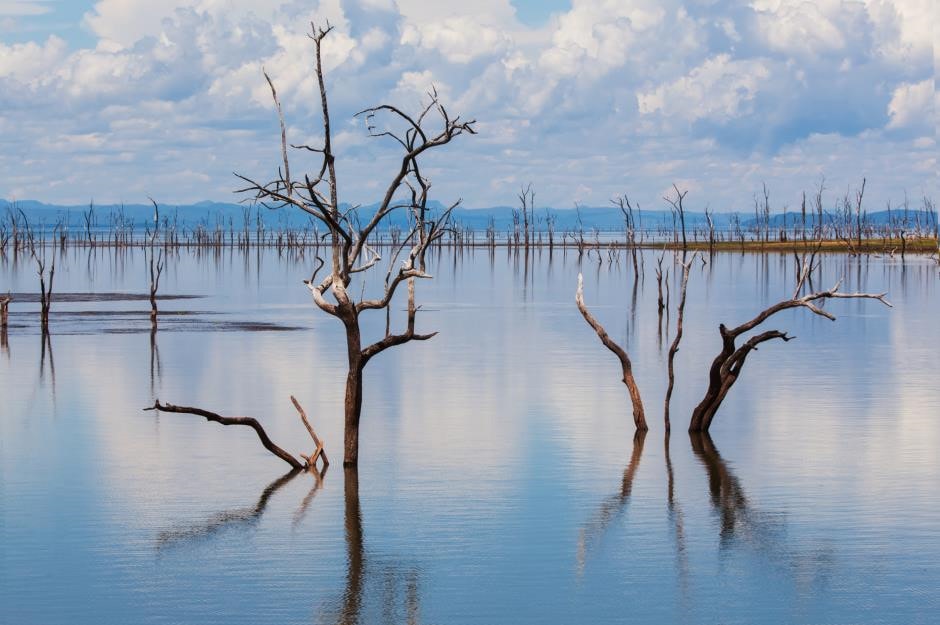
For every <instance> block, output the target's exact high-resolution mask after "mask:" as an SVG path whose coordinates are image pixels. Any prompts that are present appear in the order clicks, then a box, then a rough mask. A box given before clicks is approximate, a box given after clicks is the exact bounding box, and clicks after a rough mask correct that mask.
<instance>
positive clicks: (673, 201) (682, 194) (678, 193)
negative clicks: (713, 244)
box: [663, 185, 689, 250]
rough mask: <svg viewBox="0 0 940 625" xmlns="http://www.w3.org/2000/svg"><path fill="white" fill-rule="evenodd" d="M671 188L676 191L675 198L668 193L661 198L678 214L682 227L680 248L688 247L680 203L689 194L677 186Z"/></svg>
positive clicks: (683, 210)
mask: <svg viewBox="0 0 940 625" xmlns="http://www.w3.org/2000/svg"><path fill="white" fill-rule="evenodd" d="M672 188H673V189H674V190H675V192H676V199H672V198H670V197H669V196H668V195H667V196H663V199H664V200H666V201H667V202H669V204H671V205H672V207H673V209H674V210H675V211H676V212H677V213H678V214H679V222H680V225H681V227H682V249H683V250H686V249H688V247H689V246H688V243H686V240H685V207H684V206H683V205H682V201H683V200H684V199H685V196H686V195H688V194H689V192H688V191H679V187H677V186H676V185H672Z"/></svg>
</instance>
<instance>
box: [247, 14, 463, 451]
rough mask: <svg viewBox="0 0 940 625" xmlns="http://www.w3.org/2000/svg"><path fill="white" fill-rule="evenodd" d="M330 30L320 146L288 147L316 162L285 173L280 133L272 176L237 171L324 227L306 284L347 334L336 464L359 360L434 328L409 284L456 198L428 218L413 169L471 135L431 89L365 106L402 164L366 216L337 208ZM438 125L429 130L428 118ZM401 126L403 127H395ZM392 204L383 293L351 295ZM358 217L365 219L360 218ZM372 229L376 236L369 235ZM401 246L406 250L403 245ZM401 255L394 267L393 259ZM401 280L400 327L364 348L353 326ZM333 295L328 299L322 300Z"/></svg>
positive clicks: (269, 203)
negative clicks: (397, 241)
mask: <svg viewBox="0 0 940 625" xmlns="http://www.w3.org/2000/svg"><path fill="white" fill-rule="evenodd" d="M331 30H332V27H331V26H329V25H327V27H326V28H318V27H316V26H314V27H313V31H312V33H311V34H310V38H311V39H312V40H313V43H314V52H315V57H316V62H315V68H316V77H317V82H318V85H319V93H320V105H321V111H322V124H323V143H322V145H320V146H319V147H311V146H309V145H291V146H290V147H292V148H294V149H299V150H304V151H308V152H312V153H316V154H319V155H320V156H321V157H322V160H321V162H320V166H319V168H318V170H317V171H315V172H313V173H312V174H306V175H303V176H302V177H299V178H292V177H291V176H290V174H289V173H288V172H289V160H288V159H289V156H288V150H287V147H288V145H289V144H288V143H287V138H286V132H283V133H282V134H281V156H282V159H283V163H282V165H281V166H280V167H279V168H278V170H279V171H278V175H277V178H275V179H274V180H273V181H271V182H267V183H260V182H256V181H255V180H252V179H250V178H247V177H245V176H240V175H239V178H241V179H242V180H244V181H245V182H246V183H247V184H248V186H247V187H245V188H243V189H241V190H240V192H244V193H252V194H253V198H254V200H256V201H258V202H260V203H261V204H262V205H263V206H265V207H268V208H283V207H293V208H296V209H299V210H302V211H304V212H305V213H308V214H309V215H311V216H312V217H313V218H315V219H316V220H317V221H318V222H321V223H323V224H324V225H325V226H326V228H327V231H328V233H329V242H330V250H331V255H330V265H329V267H328V272H327V274H326V276H325V277H323V278H322V279H321V280H319V281H318V280H317V273H318V272H319V270H320V269H321V268H322V267H323V265H324V264H325V261H324V260H323V259H320V258H319V257H318V258H317V263H318V264H317V266H316V269H315V270H314V272H313V275H312V276H311V277H310V279H309V280H305V284H306V285H307V287H308V288H309V289H310V292H311V294H312V296H313V301H314V303H315V304H316V306H317V307H318V308H319V309H320V310H322V311H324V312H326V313H328V314H330V315H332V316H334V317H336V318H337V319H339V320H340V321H341V322H342V323H343V326H344V327H345V332H346V347H347V359H348V371H347V376H346V396H345V402H344V418H345V441H344V453H343V464H344V465H347V466H351V465H355V464H357V462H358V460H359V418H360V415H361V412H362V376H363V369H364V368H365V366H366V364H368V362H369V361H370V360H371V359H372V358H374V357H375V356H377V355H378V354H380V353H381V352H383V351H385V350H386V349H388V348H390V347H393V346H396V345H402V344H404V343H407V342H409V341H424V340H427V339H430V338H431V337H433V336H434V335H435V334H436V333H430V334H418V333H417V332H415V315H416V312H417V310H418V307H417V306H416V305H415V298H414V288H415V284H414V282H415V279H416V278H431V275H429V274H428V273H427V270H426V263H425V252H426V251H427V249H428V247H429V246H430V245H431V244H432V243H433V242H434V241H436V240H438V239H440V237H441V236H443V234H444V233H445V232H446V225H447V223H448V219H449V216H450V213H451V211H452V210H453V209H454V208H455V207H456V206H457V204H459V201H458V202H457V203H454V204H453V205H451V206H450V207H449V208H447V209H445V210H444V211H442V214H441V215H440V216H438V217H437V219H432V218H431V215H430V210H429V209H428V207H427V202H428V191H429V189H430V187H431V183H430V181H429V180H428V179H427V178H426V177H425V175H424V174H423V173H422V171H421V169H420V167H419V159H420V157H422V156H423V155H424V154H425V153H426V152H429V151H431V150H434V149H436V148H439V147H441V146H444V145H446V144H448V143H450V142H451V141H452V140H453V139H455V138H456V137H458V136H460V135H462V134H465V133H469V134H475V130H474V127H473V126H474V124H475V122H474V121H473V120H470V121H463V120H462V119H461V118H460V117H459V116H458V117H453V116H451V114H450V113H449V112H448V111H447V110H446V109H445V108H444V106H443V105H442V104H441V103H440V100H439V98H438V95H437V92H436V91H434V90H432V91H431V93H430V94H429V97H430V101H429V102H428V104H427V105H426V106H425V107H424V109H423V110H421V111H420V112H419V113H418V114H417V115H416V116H411V115H408V114H406V113H405V112H403V111H402V110H400V109H398V108H396V107H395V106H392V105H388V104H381V105H379V106H375V107H371V108H368V109H365V110H364V111H361V112H360V113H358V114H357V117H361V118H364V119H365V120H366V124H367V127H368V131H369V134H370V135H371V136H373V137H388V138H389V139H392V140H393V141H395V142H396V143H397V144H398V145H399V146H400V147H401V148H402V152H403V154H402V157H401V161H400V162H401V165H400V167H399V168H398V170H397V171H395V172H394V174H393V176H392V179H391V182H390V183H389V184H388V186H387V187H386V190H385V194H384V196H383V198H382V199H381V201H380V202H379V205H378V208H377V209H376V210H375V212H374V213H373V214H372V216H371V217H368V218H367V219H364V220H360V218H359V214H358V212H357V209H358V207H353V208H350V209H348V210H343V209H341V207H340V200H339V192H338V183H337V178H336V167H335V157H334V154H333V147H332V132H331V126H330V114H329V104H328V98H327V89H326V82H325V75H324V72H323V66H322V63H321V49H322V46H323V40H324V39H325V38H326V37H327V35H328V34H329V33H330V31H331ZM268 81H269V85H270V86H271V94H272V97H273V98H274V100H275V104H276V105H277V108H278V113H279V115H278V117H279V119H280V120H283V114H282V113H281V111H280V106H279V104H278V102H279V101H278V100H277V92H276V91H275V89H274V83H273V81H271V80H270V79H268ZM378 116H387V117H388V119H389V120H390V121H389V123H388V124H387V125H385V126H383V127H381V128H380V127H379V126H377V124H378V123H379V122H378V121H377V119H376V118H377V117H378ZM435 118H436V119H437V121H438V122H439V126H438V127H437V128H431V126H432V122H433V120H434V119H435ZM402 128H403V129H402ZM395 210H409V211H411V216H412V219H411V222H412V224H413V225H412V228H411V231H410V232H409V233H408V235H407V236H405V237H403V241H402V244H401V245H400V246H399V247H398V249H397V250H395V252H394V254H393V257H392V259H391V262H390V264H389V269H388V273H387V275H386V280H385V285H384V293H383V294H382V295H381V296H380V297H377V298H375V299H365V298H364V296H363V297H362V298H361V299H360V300H359V301H357V300H356V299H355V298H354V297H353V295H352V294H351V293H350V284H351V282H352V280H353V278H354V277H355V276H356V274H362V273H364V272H366V271H368V270H370V269H372V268H373V267H375V266H376V265H378V263H379V261H380V260H381V256H380V255H379V253H378V252H377V251H375V250H374V249H373V248H372V247H371V246H370V245H369V242H370V241H371V240H372V239H373V238H377V236H378V235H377V233H376V228H377V227H378V226H379V224H380V223H381V222H382V221H383V220H384V219H385V218H386V217H388V216H389V215H390V214H391V213H392V212H393V211H395ZM362 221H365V224H364V225H361V222H362ZM373 235H375V236H373ZM406 248H408V251H407V253H405V249H406ZM400 255H404V259H403V260H402V261H401V263H400V264H399V265H397V266H396V265H395V263H396V261H397V260H398V257H399V256H400ZM403 283H406V284H407V289H408V304H407V322H406V328H405V330H404V331H402V332H401V333H399V334H393V333H392V332H391V329H390V327H389V326H388V324H387V325H386V333H385V336H384V337H383V338H381V339H379V340H377V341H375V342H373V343H370V344H367V345H366V346H363V339H362V334H361V331H360V319H359V317H360V315H361V314H362V313H364V312H366V311H371V310H386V311H387V310H388V309H389V306H390V305H391V303H392V300H393V298H394V296H395V294H396V292H397V290H398V287H399V286H401V285H402V284H403ZM328 297H330V298H332V301H329V300H328Z"/></svg>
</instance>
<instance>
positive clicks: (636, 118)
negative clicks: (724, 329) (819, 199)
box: [0, 0, 938, 210]
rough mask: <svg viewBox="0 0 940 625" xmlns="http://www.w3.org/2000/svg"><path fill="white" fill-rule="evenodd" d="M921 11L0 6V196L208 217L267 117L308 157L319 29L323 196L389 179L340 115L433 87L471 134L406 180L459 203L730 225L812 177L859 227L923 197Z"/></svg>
mask: <svg viewBox="0 0 940 625" xmlns="http://www.w3.org/2000/svg"><path fill="white" fill-rule="evenodd" d="M935 4H936V3H934V2H932V1H931V0H857V1H850V0H815V1H812V2H808V1H805V0H735V1H732V2H722V1H720V0H547V1H541V2H540V1H536V0H512V1H510V0H477V1H476V2H474V3H468V2H465V1H463V0H460V1H457V0H438V1H437V2H433V3H429V2H425V1H423V0H397V1H396V0H322V1H320V2H317V1H316V0H164V1H163V2H159V3H158V2H152V1H151V0H99V1H95V2H92V1H88V0H68V1H63V0H0V99H2V106H0V197H6V198H12V197H19V198H30V199H39V200H44V201H50V202H84V201H87V200H88V199H89V198H91V197H94V198H96V199H98V200H99V201H103V202H107V201H118V200H124V201H140V200H142V199H144V198H145V197H146V196H147V195H153V196H155V197H159V198H160V199H161V200H163V201H167V202H186V201H197V200H201V199H213V200H230V199H232V197H233V196H232V190H233V189H234V188H235V187H236V184H235V182H234V178H233V176H232V171H238V172H242V173H248V174H251V175H254V176H257V177H267V176H270V175H271V174H272V173H273V171H274V168H275V167H276V162H277V148H278V145H277V135H276V132H277V131H276V127H277V120H276V117H274V114H273V110H272V107H271V103H270V102H269V96H268V94H267V93H266V91H265V88H266V85H265V83H264V80H263V76H262V74H261V68H262V66H264V67H266V68H267V69H268V70H269V72H270V73H271V74H272V77H273V78H274V80H275V81H276V83H277V84H278V87H279V92H280V93H281V94H282V98H283V100H284V105H285V112H286V115H287V120H288V125H289V133H290V135H291V138H292V140H295V141H297V142H304V141H316V140H317V138H318V125H317V114H318V106H317V105H316V98H315V97H312V96H314V95H315V94H314V89H315V83H314V81H313V77H312V76H311V74H310V72H309V67H310V60H311V59H310V53H311V50H310V45H309V42H308V41H307V40H306V38H305V37H304V34H305V33H304V30H303V28H302V25H304V24H306V23H308V22H309V20H311V19H314V20H325V19H329V20H330V21H331V22H332V23H333V24H335V25H336V27H337V28H336V32H335V33H334V34H333V35H332V36H331V38H330V40H329V41H328V43H327V46H328V47H327V51H326V57H327V67H328V71H329V77H328V80H329V85H330V90H331V99H332V102H333V117H334V119H335V120H338V121H337V124H336V127H337V137H336V145H337V147H338V150H339V157H340V163H341V165H340V177H341V178H340V185H341V190H342V191H343V192H344V199H346V200H348V201H350V202H363V201H371V200H372V199H373V197H372V196H374V195H375V194H376V193H377V189H378V188H379V187H380V186H381V184H382V182H383V181H384V179H385V178H386V177H387V175H388V169H389V167H390V166H392V164H393V162H394V158H395V151H394V145H389V144H387V143H383V142H381V141H375V140H371V139H369V138H368V137H367V136H366V132H365V129H364V128H363V127H362V125H361V124H360V123H358V122H357V121H356V120H355V119H354V118H353V116H352V115H353V113H354V112H355V111H357V110H359V109H361V108H364V107H365V106H368V105H370V104H375V103H378V102H391V103H395V104H398V105H400V106H403V107H406V108H408V107H411V108H415V107H418V106H420V102H421V97H422V94H423V93H425V92H426V90H427V89H428V88H429V87H430V86H431V85H432V84H433V85H434V86H435V87H436V88H437V89H438V91H439V92H440V93H441V94H442V96H443V98H444V100H445V101H446V102H447V103H448V105H449V109H450V110H453V111H458V112H460V113H461V114H463V115H465V116H470V117H474V118H476V119H477V120H478V121H479V129H480V134H479V136H477V137H470V138H467V140H466V141H461V142H460V143H459V144H455V145H452V146H448V149H447V151H445V152H442V153H441V154H440V155H438V156H436V157H435V158H434V159H432V161H430V162H429V167H431V168H432V169H431V170H430V171H432V174H433V182H434V188H435V190H436V192H437V194H438V195H439V197H440V199H441V200H443V201H446V200H448V199H453V198H456V197H462V198H463V199H464V200H465V202H466V204H467V205H469V206H486V205H496V204H506V203H512V202H513V200H514V198H515V194H516V191H517V189H518V187H519V185H521V184H523V183H528V182H530V181H531V182H532V183H533V184H534V186H535V187H536V189H537V190H538V198H539V202H540V203H544V204H550V205H553V206H556V207H560V208H564V207H569V206H572V205H573V204H574V203H575V202H581V203H586V204H593V205H600V204H604V203H606V202H607V200H608V199H609V198H610V197H612V196H614V195H617V194H620V193H629V194H631V195H632V196H634V197H635V198H636V199H637V200H638V201H640V202H641V203H642V204H643V205H644V206H647V207H651V208H656V207H661V204H662V199H661V196H662V194H663V192H664V191H665V190H666V189H668V188H669V187H670V186H671V184H672V183H673V182H676V183H678V184H680V185H681V186H683V187H686V188H688V189H689V190H690V195H689V199H690V202H691V203H693V204H695V205H696V206H698V207H699V208H701V207H703V206H704V205H705V204H709V205H711V206H712V208H716V209H717V210H731V209H738V210H746V209H747V208H748V207H749V206H750V203H751V201H752V196H753V193H754V191H755V190H757V189H758V188H759V187H760V184H761V183H762V182H764V181H766V182H767V183H768V185H769V186H770V188H771V191H772V199H773V200H775V203H776V204H777V205H778V206H781V207H782V205H784V204H786V205H790V206H793V205H795V204H796V203H797V202H798V201H799V192H800V191H801V190H803V189H812V188H813V187H814V186H815V185H817V184H819V182H820V181H821V180H822V179H823V178H825V180H826V187H827V188H828V189H829V192H830V195H831V201H833V202H834V201H835V198H836V196H837V195H841V194H843V193H844V192H845V191H846V189H848V188H849V187H851V186H854V185H857V184H858V183H859V182H860V180H861V178H862V177H863V176H866V177H867V178H868V196H869V197H870V198H871V200H872V202H873V204H877V206H873V207H872V208H873V209H875V208H880V207H881V206H882V205H883V204H884V203H885V202H887V201H889V200H890V201H893V202H895V203H896V202H898V201H900V199H901V198H902V197H903V195H904V193H905V192H907V193H908V195H909V196H911V197H920V196H921V195H922V194H923V193H929V194H936V192H937V179H936V172H937V167H936V128H937V121H936V115H935V109H936V99H937V98H936V90H935V83H934V66H935V63H936V55H937V51H936V50H935V49H934V45H933V33H932V27H931V24H933V23H935V22H936V18H937V17H938V16H937V15H936V13H937V7H936V6H935Z"/></svg>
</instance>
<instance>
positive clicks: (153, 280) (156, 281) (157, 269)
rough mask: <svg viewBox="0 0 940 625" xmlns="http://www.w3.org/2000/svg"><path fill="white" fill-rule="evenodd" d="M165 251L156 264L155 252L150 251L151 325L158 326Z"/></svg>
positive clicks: (161, 253)
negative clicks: (158, 300)
mask: <svg viewBox="0 0 940 625" xmlns="http://www.w3.org/2000/svg"><path fill="white" fill-rule="evenodd" d="M163 258H164V256H163V250H160V258H158V259H157V260H156V262H154V251H153V249H152V248H151V250H150V325H151V326H153V327H156V326H157V290H158V289H159V288H160V275H161V274H163V265H164V260H163Z"/></svg>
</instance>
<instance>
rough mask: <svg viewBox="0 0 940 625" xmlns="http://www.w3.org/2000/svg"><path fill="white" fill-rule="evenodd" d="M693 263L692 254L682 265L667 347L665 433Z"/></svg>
mask: <svg viewBox="0 0 940 625" xmlns="http://www.w3.org/2000/svg"><path fill="white" fill-rule="evenodd" d="M693 262H695V254H692V258H690V259H689V261H688V262H685V263H682V291H681V292H680V295H679V309H678V315H677V320H676V338H675V340H673V342H672V345H670V346H669V357H668V371H669V385H668V386H667V387H666V400H665V406H664V408H663V421H664V423H665V426H666V433H667V434H668V433H669V431H670V430H671V429H672V425H671V423H670V422H669V402H670V400H671V399H672V389H673V387H674V386H675V382H676V376H675V364H674V363H675V359H676V353H677V352H678V351H679V342H680V341H681V340H682V318H683V314H684V312H685V292H686V288H687V287H688V285H689V269H691V268H692V263H693Z"/></svg>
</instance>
